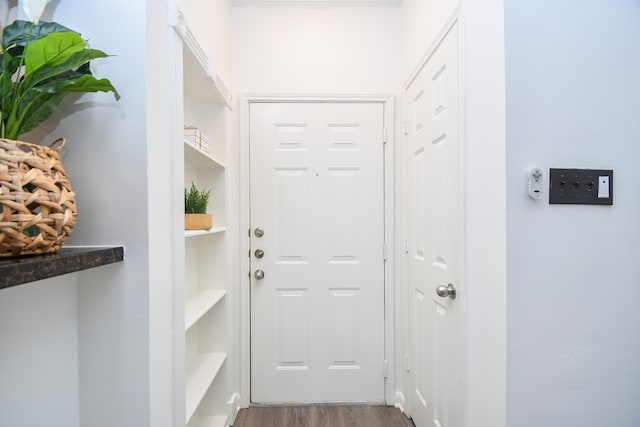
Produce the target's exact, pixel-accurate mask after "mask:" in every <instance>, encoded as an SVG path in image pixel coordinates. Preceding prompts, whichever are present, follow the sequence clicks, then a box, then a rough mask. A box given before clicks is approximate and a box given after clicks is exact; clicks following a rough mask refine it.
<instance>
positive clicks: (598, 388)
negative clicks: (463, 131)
mask: <svg viewBox="0 0 640 427" xmlns="http://www.w3.org/2000/svg"><path fill="white" fill-rule="evenodd" d="M505 22H506V58H507V59H506V75H507V107H508V108H507V139H508V145H507V177H508V179H507V182H508V187H507V188H508V192H507V195H508V199H507V201H508V283H509V288H508V296H509V314H508V338H509V340H508V343H509V344H508V367H509V368H508V393H507V396H508V398H507V414H508V425H509V426H514V427H515V426H517V427H534V426H536V427H537V426H542V425H546V426H563V427H582V426H596V425H600V426H605V425H606V426H616V427H637V426H638V425H640V406H638V398H639V396H640V363H638V361H639V360H640V328H639V327H638V325H640V310H638V301H640V286H639V283H640V280H639V278H640V231H639V230H640V228H639V227H638V212H639V211H640V198H639V197H638V194H639V193H638V188H640V172H638V165H637V160H638V158H640V144H638V141H639V137H640V120H639V117H640V107H639V105H640V104H639V103H638V100H639V99H640V78H639V75H638V70H639V69H640V26H638V22H640V3H638V1H637V0H619V1H614V2H602V1H597V0H588V1H578V0H571V1H563V2H553V1H543V2H530V1H525V0H508V1H506V2H505ZM534 166H539V167H542V168H543V169H544V170H545V172H546V171H548V168H550V167H580V168H611V169H614V190H613V191H614V205H613V206H611V207H603V206H561V205H554V206H550V205H548V203H547V198H546V195H545V198H544V199H543V200H540V201H533V200H531V199H529V198H528V197H527V196H526V174H527V171H528V170H529V169H530V168H531V167H534Z"/></svg>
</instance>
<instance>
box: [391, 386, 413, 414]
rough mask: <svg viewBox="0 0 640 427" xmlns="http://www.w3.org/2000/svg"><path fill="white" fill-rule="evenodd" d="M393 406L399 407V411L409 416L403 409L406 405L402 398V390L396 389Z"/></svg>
mask: <svg viewBox="0 0 640 427" xmlns="http://www.w3.org/2000/svg"><path fill="white" fill-rule="evenodd" d="M393 406H394V407H395V408H398V409H400V412H402V413H403V414H405V415H407V416H409V415H408V414H407V413H406V411H405V410H404V408H405V406H406V399H405V398H404V394H403V393H402V392H399V391H396V398H395V402H394V404H393Z"/></svg>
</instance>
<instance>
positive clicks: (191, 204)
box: [184, 182, 211, 214]
mask: <svg viewBox="0 0 640 427" xmlns="http://www.w3.org/2000/svg"><path fill="white" fill-rule="evenodd" d="M210 196H211V189H208V190H207V189H205V188H203V189H202V190H198V189H197V188H196V185H195V184H194V183H193V182H192V183H191V188H189V190H187V189H186V188H185V189H184V213H186V214H204V213H207V205H208V204H209V197H210Z"/></svg>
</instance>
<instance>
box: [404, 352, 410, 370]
mask: <svg viewBox="0 0 640 427" xmlns="http://www.w3.org/2000/svg"><path fill="white" fill-rule="evenodd" d="M404 369H405V370H406V371H407V372H409V370H410V369H409V355H408V354H405V355H404Z"/></svg>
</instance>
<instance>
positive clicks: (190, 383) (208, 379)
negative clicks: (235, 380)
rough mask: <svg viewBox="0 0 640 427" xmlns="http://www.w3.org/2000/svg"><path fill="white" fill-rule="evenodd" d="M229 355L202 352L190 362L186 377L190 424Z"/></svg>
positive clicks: (186, 399) (186, 402)
mask: <svg viewBox="0 0 640 427" xmlns="http://www.w3.org/2000/svg"><path fill="white" fill-rule="evenodd" d="M226 358H227V355H226V354H225V353H207V354H201V355H199V356H198V357H196V359H195V360H194V361H193V362H192V363H191V364H190V367H189V370H188V371H187V377H186V390H185V409H186V416H187V418H186V419H187V421H186V423H187V424H188V423H189V421H190V420H191V417H193V414H195V412H196V410H197V409H198V406H199V405H200V402H201V401H202V398H203V397H204V395H205V393H206V392H207V390H208V389H209V387H210V386H211V383H213V380H214V379H215V378H216V375H218V372H219V371H220V368H222V365H223V364H224V361H225V360H226Z"/></svg>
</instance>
